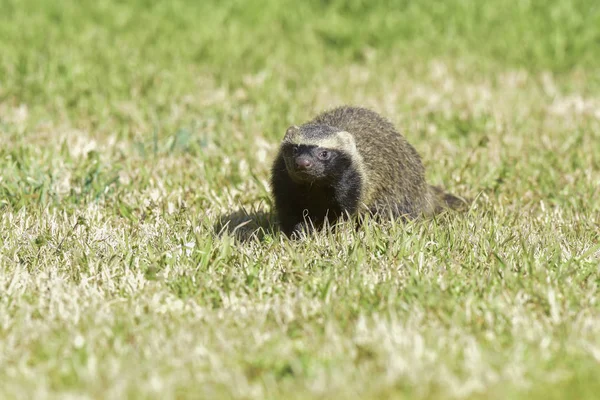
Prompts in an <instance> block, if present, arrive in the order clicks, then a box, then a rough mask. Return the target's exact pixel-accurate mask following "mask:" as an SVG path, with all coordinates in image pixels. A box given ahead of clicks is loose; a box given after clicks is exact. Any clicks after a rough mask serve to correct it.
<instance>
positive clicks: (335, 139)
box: [281, 124, 357, 183]
mask: <svg viewBox="0 0 600 400" xmlns="http://www.w3.org/2000/svg"><path fill="white" fill-rule="evenodd" d="M281 151H282V155H283V158H284V160H285V165H286V169H287V172H288V174H289V176H290V177H291V178H292V179H293V180H294V181H296V182H299V183H326V182H331V181H335V179H336V178H337V177H339V176H341V174H342V173H343V172H344V171H345V170H346V169H347V168H349V167H350V166H351V165H353V164H354V163H355V159H356V154H357V150H356V143H355V141H354V137H353V136H352V135H351V134H350V133H348V132H345V131H343V130H339V129H337V128H335V127H332V126H329V125H320V124H306V125H302V126H300V127H298V126H295V125H294V126H291V127H289V128H288V129H287V131H286V133H285V137H284V138H283V143H282V145H281Z"/></svg>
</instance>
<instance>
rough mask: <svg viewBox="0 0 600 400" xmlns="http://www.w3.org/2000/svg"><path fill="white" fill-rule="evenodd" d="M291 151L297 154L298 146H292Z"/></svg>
mask: <svg viewBox="0 0 600 400" xmlns="http://www.w3.org/2000/svg"><path fill="white" fill-rule="evenodd" d="M292 153H293V154H298V146H294V147H292Z"/></svg>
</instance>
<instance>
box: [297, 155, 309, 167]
mask: <svg viewBox="0 0 600 400" xmlns="http://www.w3.org/2000/svg"><path fill="white" fill-rule="evenodd" d="M311 165H312V162H310V160H309V159H308V158H306V157H296V166H297V167H298V168H299V169H306V168H310V166H311Z"/></svg>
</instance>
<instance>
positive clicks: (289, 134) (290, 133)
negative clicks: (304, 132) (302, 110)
mask: <svg viewBox="0 0 600 400" xmlns="http://www.w3.org/2000/svg"><path fill="white" fill-rule="evenodd" d="M299 131H300V128H298V126H296V125H292V126H290V127H289V128H287V130H286V131H285V137H284V139H285V140H287V141H292V140H293V139H294V137H296V136H297V135H298V132H299Z"/></svg>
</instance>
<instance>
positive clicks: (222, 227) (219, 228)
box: [213, 209, 279, 242]
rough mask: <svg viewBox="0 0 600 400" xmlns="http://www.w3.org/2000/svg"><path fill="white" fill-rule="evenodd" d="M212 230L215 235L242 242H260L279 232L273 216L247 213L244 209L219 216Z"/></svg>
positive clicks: (255, 212) (265, 213) (262, 212)
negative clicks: (254, 240)
mask: <svg viewBox="0 0 600 400" xmlns="http://www.w3.org/2000/svg"><path fill="white" fill-rule="evenodd" d="M213 229H214V232H215V233H216V234H217V235H222V234H224V233H228V234H229V235H231V236H233V237H235V238H236V239H238V240H240V241H242V242H247V241H250V240H252V239H258V240H262V239H263V238H264V237H265V236H268V235H270V236H273V235H275V234H276V233H277V232H279V227H278V226H277V223H276V222H275V215H274V214H271V213H267V212H264V211H251V212H248V211H246V210H244V209H238V210H236V211H233V212H231V213H228V214H223V215H221V216H219V218H218V222H217V223H216V224H215V225H214V227H213Z"/></svg>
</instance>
